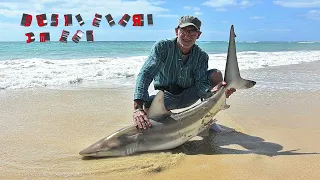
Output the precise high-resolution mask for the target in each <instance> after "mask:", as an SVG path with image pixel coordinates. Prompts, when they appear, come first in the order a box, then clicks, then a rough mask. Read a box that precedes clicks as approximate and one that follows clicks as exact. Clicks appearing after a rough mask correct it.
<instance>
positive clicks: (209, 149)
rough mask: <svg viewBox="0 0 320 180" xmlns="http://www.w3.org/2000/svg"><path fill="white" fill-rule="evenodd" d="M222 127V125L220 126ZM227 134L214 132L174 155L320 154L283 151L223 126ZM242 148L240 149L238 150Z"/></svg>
mask: <svg viewBox="0 0 320 180" xmlns="http://www.w3.org/2000/svg"><path fill="white" fill-rule="evenodd" d="M220 126H221V125H220ZM221 127H223V128H224V129H226V130H227V131H228V132H227V133H216V132H213V131H212V130H210V131H209V133H208V134H206V135H204V136H200V137H201V138H202V139H201V140H192V141H188V142H186V143H184V144H183V145H181V146H179V147H177V148H175V149H173V150H172V152H174V153H185V154H188V155H197V154H207V155H210V154H212V155H214V154H260V155H266V156H270V157H272V156H279V155H309V154H320V153H307V152H306V153H303V152H296V151H298V150H300V149H294V150H289V151H282V150H283V146H281V145H280V144H276V143H272V142H266V141H265V140H264V139H262V138H260V137H256V136H250V135H248V134H244V133H242V132H238V131H236V130H234V129H231V128H228V127H225V126H221ZM228 145H232V146H233V145H237V149H233V148H227V147H225V146H228ZM239 146H240V148H238V147H239Z"/></svg>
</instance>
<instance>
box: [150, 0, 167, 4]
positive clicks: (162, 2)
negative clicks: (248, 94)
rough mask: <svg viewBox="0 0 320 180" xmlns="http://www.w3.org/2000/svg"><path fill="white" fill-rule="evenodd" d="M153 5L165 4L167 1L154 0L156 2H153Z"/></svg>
mask: <svg viewBox="0 0 320 180" xmlns="http://www.w3.org/2000/svg"><path fill="white" fill-rule="evenodd" d="M151 3H152V4H153V5H161V4H164V3H166V2H165V1H154V2H151Z"/></svg>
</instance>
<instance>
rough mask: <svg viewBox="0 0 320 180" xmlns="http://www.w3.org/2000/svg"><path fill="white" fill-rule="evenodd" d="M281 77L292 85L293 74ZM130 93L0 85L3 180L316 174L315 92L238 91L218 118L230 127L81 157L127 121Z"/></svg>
mask: <svg viewBox="0 0 320 180" xmlns="http://www.w3.org/2000/svg"><path fill="white" fill-rule="evenodd" d="M319 64H320V63H319V62H314V63H306V64H303V65H291V66H283V67H276V68H266V69H261V70H256V71H254V72H253V73H251V74H250V73H249V72H247V73H244V75H246V76H247V77H252V78H251V79H255V77H257V79H259V78H261V74H263V73H265V74H268V73H270V72H272V73H274V74H278V75H279V74H280V75H281V73H283V72H290V71H292V70H294V72H300V71H301V72H305V73H306V74H308V72H310V74H312V75H314V73H312V72H314V71H315V70H316V69H319V67H320V66H319ZM259 75H260V77H259ZM281 77H282V79H281V81H282V82H288V81H289V82H291V83H295V81H293V80H292V79H291V78H292V75H291V74H290V73H287V74H285V75H284V76H281ZM314 77H315V79H314V78H313V79H312V80H314V82H320V80H319V76H314ZM317 78H318V79H317ZM285 80H288V81H285ZM278 81H280V80H278ZM308 82H310V81H308ZM258 83H259V80H258ZM274 85H275V86H276V85H277V86H278V85H281V84H280V83H279V82H276V83H275V84H274ZM131 99H132V89H78V90H48V89H46V90H39V89H37V90H7V91H0V132H1V136H0V143H1V146H0V172H1V173H0V179H24V178H26V179H53V178H58V179H60V178H68V179H196V178H197V179H318V178H319V177H320V170H319V168H318V166H319V163H320V155H319V153H320V141H319V140H318V139H319V134H320V111H319V107H320V102H319V100H320V90H319V89H314V90H305V89H298V90H295V89H291V90H288V89H274V90H272V89H271V90H269V89H267V90H261V88H259V86H257V87H256V88H253V89H250V90H239V91H238V92H236V93H235V94H234V95H232V97H231V98H230V99H228V103H229V104H230V105H231V107H230V108H229V109H228V110H225V111H221V112H220V113H219V114H218V115H217V118H218V123H219V124H221V125H223V127H224V128H226V129H228V130H233V131H232V132H229V133H214V132H209V133H208V134H206V135H203V136H199V137H196V138H194V139H193V140H191V141H189V142H187V143H185V144H184V145H182V146H180V147H178V148H176V149H174V150H169V151H165V152H150V153H143V154H137V155H134V156H129V157H120V158H100V159H86V158H82V157H81V156H80V155H79V154H78V153H79V151H81V150H82V149H83V148H85V147H87V146H88V145H90V144H92V143H94V142H96V141H97V140H99V139H101V138H103V137H105V136H107V135H108V134H110V133H112V132H114V131H116V130H117V129H119V128H122V127H124V126H126V125H129V124H131V116H132V114H131V112H132V102H131Z"/></svg>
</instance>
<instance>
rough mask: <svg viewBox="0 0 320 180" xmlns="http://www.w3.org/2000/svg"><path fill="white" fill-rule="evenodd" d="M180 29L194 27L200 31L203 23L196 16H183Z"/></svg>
mask: <svg viewBox="0 0 320 180" xmlns="http://www.w3.org/2000/svg"><path fill="white" fill-rule="evenodd" d="M178 26H179V27H182V28H183V27H187V26H194V27H196V28H197V30H199V31H200V26H201V21H200V20H199V19H198V18H197V17H194V16H182V17H181V18H180V19H179V25H178Z"/></svg>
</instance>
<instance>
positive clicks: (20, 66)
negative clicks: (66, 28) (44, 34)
mask: <svg viewBox="0 0 320 180" xmlns="http://www.w3.org/2000/svg"><path fill="white" fill-rule="evenodd" d="M154 43H155V42H152V41H148V42H142V41H138V42H137V41H135V42H128V41H126V42H93V43H88V42H86V41H80V42H79V43H78V44H76V43H74V42H73V41H69V42H68V43H61V42H46V43H40V42H33V43H29V44H28V43H26V42H0V54H1V56H0V90H1V89H24V88H47V87H50V88H65V87H66V88H68V87H80V86H85V87H92V86H94V87H105V85H107V86H109V87H118V86H130V87H132V86H134V84H135V77H136V76H137V74H138V73H139V70H140V68H141V66H142V65H143V63H144V62H145V60H146V59H147V56H148V54H149V52H150V50H151V48H152V46H153V44H154ZM197 44H198V45H199V46H200V47H201V48H202V49H204V50H205V51H206V52H207V53H208V54H209V68H210V69H211V68H217V69H220V70H224V68H225V62H226V59H227V48H228V42H204V41H202V42H197ZM236 46H237V57H238V62H239V68H240V70H246V69H258V68H266V67H270V66H282V65H291V64H300V63H304V62H313V61H320V42H237V43H236ZM319 68H320V67H319ZM308 77H316V76H313V74H311V75H310V76H308ZM308 77H306V78H308ZM279 78H280V77H279ZM261 84H262V83H261ZM292 88H293V89H294V88H296V87H295V86H294V85H293V86H292ZM315 88H318V86H316V87H315Z"/></svg>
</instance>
